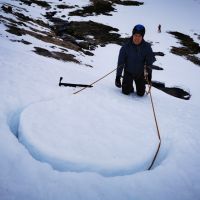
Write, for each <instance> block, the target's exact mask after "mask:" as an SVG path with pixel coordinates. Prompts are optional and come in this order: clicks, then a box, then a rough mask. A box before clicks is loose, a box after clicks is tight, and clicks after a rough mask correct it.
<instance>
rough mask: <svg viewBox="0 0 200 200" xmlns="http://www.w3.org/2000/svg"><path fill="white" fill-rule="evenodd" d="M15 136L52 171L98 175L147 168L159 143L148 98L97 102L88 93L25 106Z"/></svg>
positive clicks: (112, 174) (109, 174)
mask: <svg viewBox="0 0 200 200" xmlns="http://www.w3.org/2000/svg"><path fill="white" fill-rule="evenodd" d="M133 101H134V102H133ZM141 106H142V107H144V108H143V109H144V110H145V112H143V109H142V111H141ZM18 138H19V141H20V142H21V143H22V144H24V145H25V146H26V148H27V149H28V150H29V152H30V153H31V155H32V156H33V157H34V158H36V159H37V160H39V161H41V162H46V163H49V164H50V165H51V166H52V167H53V168H54V169H56V170H59V171H74V172H96V173H99V174H101V175H103V176H121V175H128V174H133V173H136V172H138V171H143V170H147V169H148V167H149V165H150V164H151V161H152V158H153V156H154V154H155V151H156V148H157V144H158V140H157V138H156V134H155V129H154V122H153V119H152V113H151V110H150V106H149V101H148V99H147V98H146V99H145V98H144V99H143V100H142V103H141V100H139V99H137V98H136V99H135V100H133V99H132V98H127V97H123V96H120V97H118V99H110V98H109V97H106V95H105V96H104V99H103V101H102V98H97V97H95V96H92V94H90V95H89V94H87V96H85V95H79V96H78V97H77V96H75V95H73V96H71V97H68V98H64V99H62V100H61V99H55V100H53V101H46V102H39V103H36V104H32V105H30V106H29V107H27V108H26V109H25V110H24V111H23V112H22V113H21V116H20V120H19V128H18Z"/></svg>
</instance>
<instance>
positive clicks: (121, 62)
mask: <svg viewBox="0 0 200 200" xmlns="http://www.w3.org/2000/svg"><path fill="white" fill-rule="evenodd" d="M125 57H126V52H125V48H124V47H121V49H120V51H119V56H118V63H117V74H116V79H115V85H116V86H117V87H119V88H120V87H121V76H122V71H123V69H124V66H125Z"/></svg>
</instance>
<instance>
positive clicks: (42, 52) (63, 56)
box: [33, 47, 80, 63]
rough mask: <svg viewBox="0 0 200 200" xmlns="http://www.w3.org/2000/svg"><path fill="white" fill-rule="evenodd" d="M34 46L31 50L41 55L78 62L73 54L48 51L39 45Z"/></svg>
mask: <svg viewBox="0 0 200 200" xmlns="http://www.w3.org/2000/svg"><path fill="white" fill-rule="evenodd" d="M34 48H35V50H34V51H33V52H35V53H36V54H38V55H41V56H45V57H50V58H55V59H57V60H62V61H67V62H75V63H80V62H79V61H78V60H76V59H75V56H74V55H72V54H66V53H63V52H56V51H48V50H47V49H43V48H40V47H34Z"/></svg>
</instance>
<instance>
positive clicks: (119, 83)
mask: <svg viewBox="0 0 200 200" xmlns="http://www.w3.org/2000/svg"><path fill="white" fill-rule="evenodd" d="M115 85H116V87H118V88H121V87H122V84H121V77H120V76H117V77H116V79H115Z"/></svg>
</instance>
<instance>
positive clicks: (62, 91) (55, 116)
mask: <svg viewBox="0 0 200 200" xmlns="http://www.w3.org/2000/svg"><path fill="white" fill-rule="evenodd" d="M2 2H3V1H1V3H2ZM8 2H9V1H8ZM10 2H12V3H13V1H10ZM66 2H67V1H66ZM68 2H69V1H68ZM87 3H88V1H83V0H80V1H78V0H76V4H80V5H81V6H82V5H85V4H87ZM16 5H18V4H17V3H16ZM116 8H117V12H113V13H112V14H113V16H103V15H101V16H97V17H87V18H84V19H82V18H80V17H71V19H79V20H89V19H92V20H94V21H97V22H101V23H105V24H109V25H112V26H113V27H117V28H119V32H120V34H122V35H130V33H131V29H132V28H133V26H134V25H135V24H136V23H142V24H144V25H145V26H146V28H147V33H146V35H145V39H146V40H147V41H152V42H153V46H152V48H153V50H154V51H162V52H164V53H165V56H164V57H157V61H156V63H155V64H157V65H159V66H161V67H163V68H164V70H163V71H154V72H153V80H156V81H162V82H165V83H166V84H167V85H168V86H180V87H182V88H184V89H186V90H189V91H190V93H191V95H192V97H191V99H190V100H188V101H185V100H181V99H178V98H175V97H172V96H169V95H168V94H166V93H163V92H162V91H160V90H157V89H155V88H152V90H151V91H152V96H153V101H154V105H155V110H156V115H157V119H158V124H159V129H160V133H161V139H162V143H161V149H160V151H159V154H158V157H157V159H156V162H155V163H154V166H153V168H152V170H147V169H148V167H149V165H150V164H151V161H152V159H153V156H154V154H155V151H156V149H157V145H158V138H157V133H156V126H155V122H154V118H153V113H152V108H151V103H150V97H149V96H144V97H138V96H137V95H136V94H131V95H130V96H125V95H122V93H121V90H120V89H118V88H116V87H115V86H114V79H115V73H113V74H111V75H110V76H108V77H106V78H105V79H103V80H102V81H100V82H98V83H97V84H95V85H94V87H93V88H88V89H86V90H84V91H82V92H81V93H78V94H73V93H74V92H75V91H77V90H78V89H73V88H67V87H66V88H65V87H59V86H58V82H59V78H60V77H61V76H62V77H63V81H65V82H72V83H83V84H90V83H92V82H94V81H95V80H97V79H98V78H100V77H102V76H104V75H105V74H106V73H108V72H110V71H112V70H113V69H114V68H115V67H116V63H117V57H118V52H119V49H120V46H118V45H114V44H110V45H107V46H106V47H98V48H97V49H96V50H95V51H94V54H95V55H94V56H93V57H89V56H83V55H81V54H79V53H76V55H77V56H79V59H80V61H81V62H82V63H85V64H91V65H93V66H94V68H89V67H86V66H84V65H83V64H82V65H78V64H74V63H70V62H62V61H58V60H54V59H50V58H45V57H42V56H39V55H36V54H34V53H33V52H32V50H33V47H34V44H37V46H41V47H42V46H46V47H47V48H48V44H45V43H44V42H41V41H37V40H36V39H33V38H31V37H30V36H29V41H30V40H31V41H32V43H33V44H32V45H29V46H27V45H23V44H22V43H14V42H11V41H10V40H9V39H16V38H17V36H14V35H11V34H9V33H7V32H6V31H5V30H6V27H5V26H4V25H3V24H2V23H0V81H1V84H0V94H1V98H0V111H1V112H0V199H2V200H10V199H16V200H19V199H20V200H21V199H33V200H35V199H41V200H45V199H47V200H50V199H61V200H62V199H63V200H64V199H71V200H76V199H77V200H80V199H87V200H89V199H91V200H94V199H102V200H106V199H107V200H108V199H109V200H111V199H119V200H122V199H126V200H127V199H142V200H146V199H148V200H149V199H152V200H156V199H163V200H165V199H166V200H168V199H174V200H179V199H181V200H191V199H194V200H199V199H200V172H199V171H200V159H199V154H200V149H199V146H200V134H199V131H200V128H199V121H200V113H199V110H200V106H199V101H200V94H199V89H198V86H199V85H200V79H199V74H200V68H199V67H198V66H197V65H194V64H192V63H191V62H189V61H188V60H186V59H184V58H183V57H179V56H176V55H173V54H171V53H170V47H171V46H172V45H174V46H178V45H179V44H177V40H176V39H175V38H174V37H172V36H171V35H170V34H168V33H166V31H170V30H173V31H180V32H183V33H185V34H188V35H190V36H191V37H194V38H195V36H194V33H198V34H199V33H200V29H199V27H198V26H197V24H198V19H199V17H200V16H199V15H200V14H199V8H200V4H199V1H193V0H190V1H189V0H187V1H186V0H184V1H176V2H174V1H172V0H170V1H158V0H154V1H153V0H149V1H147V2H144V5H143V6H140V7H126V6H116ZM27 9H28V8H27ZM37 12H39V11H36V8H34V9H33V13H32V15H33V16H37V15H38V13H37ZM1 14H3V13H1ZM125 22H126V23H125ZM159 23H161V25H162V33H160V34H159V33H157V25H158V24H159ZM7 36H8V37H7ZM26 37H28V36H21V38H26ZM195 40H196V41H197V42H199V40H198V39H197V38H195Z"/></svg>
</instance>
